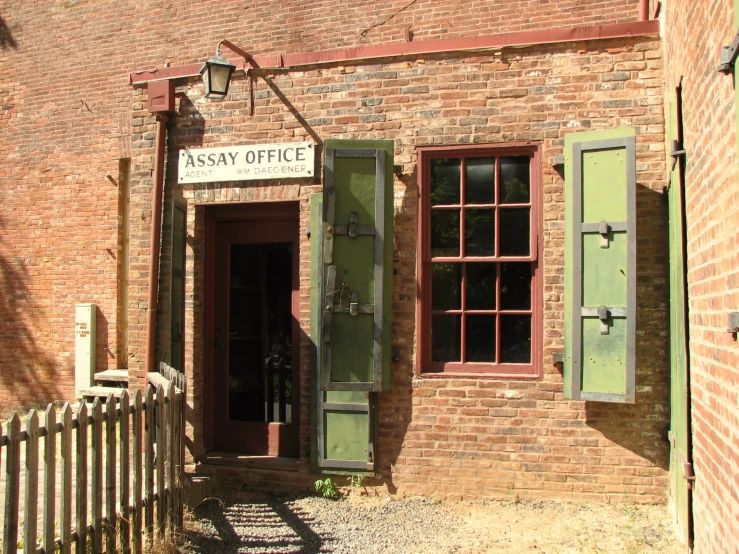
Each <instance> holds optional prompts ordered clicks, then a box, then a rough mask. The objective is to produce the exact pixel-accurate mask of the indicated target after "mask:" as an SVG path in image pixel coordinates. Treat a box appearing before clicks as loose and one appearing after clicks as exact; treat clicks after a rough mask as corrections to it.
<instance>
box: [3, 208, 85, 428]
mask: <svg viewBox="0 0 739 554" xmlns="http://www.w3.org/2000/svg"><path fill="white" fill-rule="evenodd" d="M5 227H6V225H5V221H4V220H3V219H1V218H0V230H2V229H5ZM9 250H10V249H9V248H8V246H7V244H6V243H5V241H4V240H3V239H2V234H0V352H2V356H3V367H4V368H5V370H4V371H0V391H2V392H3V393H4V394H8V395H9V399H7V400H5V399H4V401H3V402H2V403H0V417H4V416H6V415H8V414H9V413H10V411H11V410H13V409H15V408H17V407H20V406H28V407H36V406H42V405H45V404H47V403H48V402H52V401H54V400H59V399H60V398H61V390H60V389H59V387H58V385H55V386H52V385H51V383H55V384H58V383H61V382H63V380H62V379H61V375H60V374H59V373H58V371H57V369H58V368H57V367H56V364H55V363H54V361H53V360H52V359H51V358H50V357H49V356H48V355H46V354H45V353H44V351H43V349H42V348H41V346H40V345H39V344H38V339H37V337H38V330H37V328H36V323H37V322H39V321H40V320H42V319H44V318H45V317H46V314H45V313H44V309H43V308H42V307H41V306H39V305H38V304H37V303H36V302H34V300H33V298H34V294H35V293H34V291H32V290H31V289H30V288H29V286H28V283H29V279H30V272H29V270H28V268H27V266H26V261H25V260H24V259H22V258H10V257H7V255H6V253H7V252H8V251H9ZM69 334H70V335H71V334H72V328H71V321H70V329H69Z"/></svg>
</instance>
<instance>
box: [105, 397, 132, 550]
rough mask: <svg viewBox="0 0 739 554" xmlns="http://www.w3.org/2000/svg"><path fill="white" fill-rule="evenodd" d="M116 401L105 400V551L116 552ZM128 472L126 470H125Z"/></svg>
mask: <svg viewBox="0 0 739 554" xmlns="http://www.w3.org/2000/svg"><path fill="white" fill-rule="evenodd" d="M116 412H117V407H116V400H115V398H114V397H113V395H112V394H109V395H108V398H107V399H106V400H105V417H104V419H105V508H106V514H105V550H106V551H107V552H110V553H113V552H115V551H116V547H115V542H116V529H117V528H118V525H117V516H116V514H117V510H116V500H117V499H116V496H115V477H116V456H115V452H116V443H115V441H116V432H115V429H116V419H117V418H116ZM126 469H127V470H128V468H126Z"/></svg>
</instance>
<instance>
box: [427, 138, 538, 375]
mask: <svg viewBox="0 0 739 554" xmlns="http://www.w3.org/2000/svg"><path fill="white" fill-rule="evenodd" d="M536 161H538V156H537V150H536V148H535V147H528V148H512V149H508V148H500V149H493V148H489V149H487V148H486V149H468V150H462V149H421V150H420V156H419V162H420V163H421V164H422V183H421V198H422V201H421V207H422V213H421V217H420V222H421V223H420V225H421V228H420V231H421V242H422V245H421V256H422V262H421V266H420V270H421V271H420V273H421V285H422V291H423V293H422V295H421V297H420V299H421V310H420V313H421V317H422V320H423V321H422V326H423V331H422V334H423V337H422V340H421V341H420V342H421V345H422V348H421V350H422V352H421V370H422V371H423V372H432V373H433V372H449V373H455V372H459V373H466V374H469V373H481V374H485V373H493V374H501V375H508V374H510V375H512V376H519V377H527V376H528V377H538V376H539V371H540V370H539V361H538V360H539V358H540V356H539V353H538V351H539V349H540V348H539V343H540V341H539V339H538V335H539V333H540V332H541V331H540V323H539V319H540V304H541V302H540V300H539V298H540V288H541V287H540V285H539V284H538V279H539V275H538V270H537V265H536V254H537V253H538V248H537V241H538V240H539V236H540V232H539V221H538V212H539V210H538V202H537V199H538V198H539V194H540V192H539V190H540V187H539V183H538V172H537V171H536V170H535V169H536V166H535V163H536Z"/></svg>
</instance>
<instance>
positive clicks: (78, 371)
mask: <svg viewBox="0 0 739 554" xmlns="http://www.w3.org/2000/svg"><path fill="white" fill-rule="evenodd" d="M96 312H97V308H96V306H95V304H77V305H76V306H75V320H74V391H75V394H76V395H77V397H78V398H79V396H80V390H82V389H86V388H89V387H91V386H92V380H93V374H94V373H95V315H96Z"/></svg>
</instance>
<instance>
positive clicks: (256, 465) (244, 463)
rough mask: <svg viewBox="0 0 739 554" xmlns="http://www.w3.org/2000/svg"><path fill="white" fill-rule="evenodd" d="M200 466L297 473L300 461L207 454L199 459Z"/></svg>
mask: <svg viewBox="0 0 739 554" xmlns="http://www.w3.org/2000/svg"><path fill="white" fill-rule="evenodd" d="M200 464H202V465H214V466H228V467H239V468H250V469H276V470H279V471H298V468H299V467H300V460H298V459H297V458H283V457H280V456H248V455H246V454H233V453H231V452H208V453H207V454H205V455H204V456H203V457H202V458H201V459H200Z"/></svg>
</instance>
